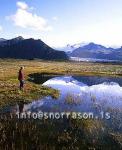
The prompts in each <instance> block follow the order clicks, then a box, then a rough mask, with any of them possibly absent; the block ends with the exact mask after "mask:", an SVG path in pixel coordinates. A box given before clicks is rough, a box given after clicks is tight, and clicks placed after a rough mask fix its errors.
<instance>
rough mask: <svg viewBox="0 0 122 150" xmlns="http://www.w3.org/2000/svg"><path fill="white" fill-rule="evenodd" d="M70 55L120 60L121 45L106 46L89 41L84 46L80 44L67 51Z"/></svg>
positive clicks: (121, 53) (121, 59)
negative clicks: (117, 46) (114, 46)
mask: <svg viewBox="0 0 122 150" xmlns="http://www.w3.org/2000/svg"><path fill="white" fill-rule="evenodd" d="M68 55H69V56H70V57H79V58H94V59H106V60H119V61H122V47H121V48H111V47H109V48H107V47H105V46H102V45H99V44H95V43H89V44H87V45H84V46H80V47H78V48H76V49H74V50H73V51H72V52H70V53H68Z"/></svg>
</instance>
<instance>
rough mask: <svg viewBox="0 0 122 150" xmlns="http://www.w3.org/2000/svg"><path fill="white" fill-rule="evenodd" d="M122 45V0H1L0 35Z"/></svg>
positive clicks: (58, 43)
mask: <svg viewBox="0 0 122 150" xmlns="http://www.w3.org/2000/svg"><path fill="white" fill-rule="evenodd" d="M16 36H23V37H25V38H29V37H33V38H36V39H38V38H39V39H42V40H43V41H44V42H46V43H47V44H49V45H50V46H55V47H60V46H64V45H66V44H74V43H79V42H95V43H98V44H103V45H106V46H120V45H122V0H22V1H21V0H1V1H0V37H1V38H13V37H16Z"/></svg>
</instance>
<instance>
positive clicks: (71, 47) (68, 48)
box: [56, 42, 88, 52]
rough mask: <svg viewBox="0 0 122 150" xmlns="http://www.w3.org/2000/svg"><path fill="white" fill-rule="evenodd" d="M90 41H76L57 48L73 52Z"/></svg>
mask: <svg viewBox="0 0 122 150" xmlns="http://www.w3.org/2000/svg"><path fill="white" fill-rule="evenodd" d="M87 44H88V43H86V42H82V43H76V44H67V45H66V46H64V47H58V48H56V49H58V50H62V51H65V52H72V51H73V50H75V49H77V48H79V47H82V46H84V45H87Z"/></svg>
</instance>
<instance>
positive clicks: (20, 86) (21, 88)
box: [18, 67, 24, 90]
mask: <svg viewBox="0 0 122 150" xmlns="http://www.w3.org/2000/svg"><path fill="white" fill-rule="evenodd" d="M23 70H24V67H20V70H19V73H18V80H19V82H20V85H19V88H20V90H23V89H24V72H23Z"/></svg>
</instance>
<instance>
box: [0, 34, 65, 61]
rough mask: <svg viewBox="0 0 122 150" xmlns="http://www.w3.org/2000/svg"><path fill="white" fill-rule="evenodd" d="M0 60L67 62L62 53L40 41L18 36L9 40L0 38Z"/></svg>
mask: <svg viewBox="0 0 122 150" xmlns="http://www.w3.org/2000/svg"><path fill="white" fill-rule="evenodd" d="M0 58H15V59H35V58H38V59H44V60H67V59H68V56H67V54H66V53H65V52H64V51H58V50H55V49H53V48H51V47H50V46H48V45H47V44H45V43H44V42H43V41H41V40H35V39H32V38H30V39H24V38H23V37H21V36H19V37H16V38H13V39H10V40H6V39H3V38H0Z"/></svg>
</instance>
